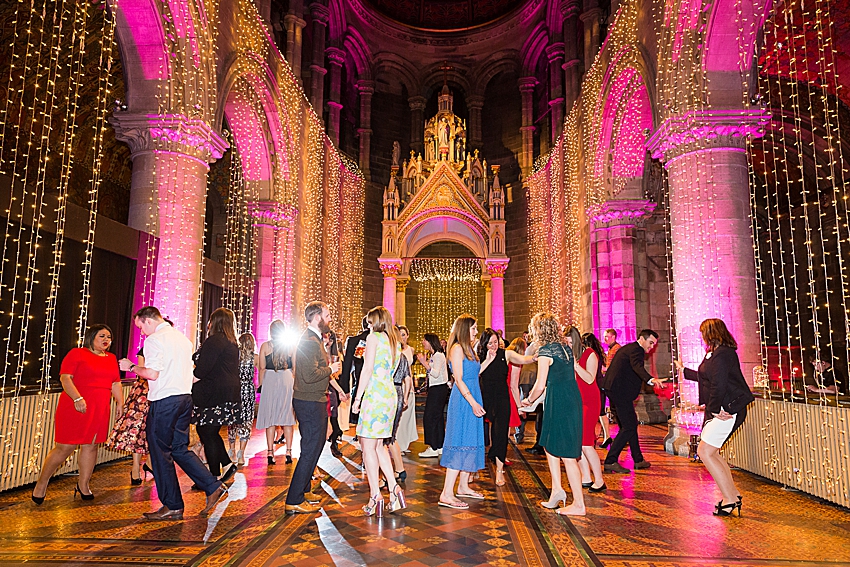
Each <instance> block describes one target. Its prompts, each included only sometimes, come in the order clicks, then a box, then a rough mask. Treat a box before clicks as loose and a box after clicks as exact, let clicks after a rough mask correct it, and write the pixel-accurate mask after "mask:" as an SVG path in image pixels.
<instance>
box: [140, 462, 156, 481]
mask: <svg viewBox="0 0 850 567" xmlns="http://www.w3.org/2000/svg"><path fill="white" fill-rule="evenodd" d="M142 470H143V471H145V480H147V478H148V473H150V475H151V478H154V475H153V469H152V468H150V467H149V466H148V464H147V463H142Z"/></svg>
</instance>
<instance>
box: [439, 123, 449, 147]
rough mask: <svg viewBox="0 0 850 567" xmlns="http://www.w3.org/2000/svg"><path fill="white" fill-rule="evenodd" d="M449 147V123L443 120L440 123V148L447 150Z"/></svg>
mask: <svg viewBox="0 0 850 567" xmlns="http://www.w3.org/2000/svg"><path fill="white" fill-rule="evenodd" d="M448 146H449V123H448V122H447V121H446V119H445V118H443V119H442V120H441V121H440V147H441V148H447V147H448Z"/></svg>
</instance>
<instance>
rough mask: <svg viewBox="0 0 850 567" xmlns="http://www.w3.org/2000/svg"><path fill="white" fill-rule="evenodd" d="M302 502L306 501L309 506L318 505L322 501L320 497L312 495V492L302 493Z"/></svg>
mask: <svg viewBox="0 0 850 567" xmlns="http://www.w3.org/2000/svg"><path fill="white" fill-rule="evenodd" d="M304 500H306V501H307V502H309V503H310V504H318V503H319V502H321V501H322V497H321V496H319V495H318V494H313V493H312V492H305V493H304Z"/></svg>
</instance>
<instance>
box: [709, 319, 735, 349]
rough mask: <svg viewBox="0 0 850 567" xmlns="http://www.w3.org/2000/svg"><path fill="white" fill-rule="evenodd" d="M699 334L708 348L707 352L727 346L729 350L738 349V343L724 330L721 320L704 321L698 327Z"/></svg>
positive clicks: (727, 330)
mask: <svg viewBox="0 0 850 567" xmlns="http://www.w3.org/2000/svg"><path fill="white" fill-rule="evenodd" d="M699 332H700V334H702V340H703V342H704V343H705V344H706V346H708V348H709V350H712V351H714V350H716V349H717V347H719V346H727V347H729V348H734V349H737V348H738V343H737V342H736V341H735V338H734V337H733V336H732V333H730V332H729V329H727V328H726V323H724V322H723V321H722V320H721V319H706V320H705V321H703V322H702V323H700V326H699Z"/></svg>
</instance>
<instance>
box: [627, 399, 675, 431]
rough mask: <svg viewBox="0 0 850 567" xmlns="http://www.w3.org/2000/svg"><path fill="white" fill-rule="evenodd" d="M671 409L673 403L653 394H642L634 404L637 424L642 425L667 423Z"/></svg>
mask: <svg viewBox="0 0 850 567" xmlns="http://www.w3.org/2000/svg"><path fill="white" fill-rule="evenodd" d="M672 408H673V402H671V401H670V400H667V399H664V398H659V397H658V396H657V395H655V394H654V393H642V394H641V395H639V396H638V399H637V401H636V402H635V412H636V413H637V418H638V422H639V423H642V424H647V423H667V420H668V419H670V410H671V409H672Z"/></svg>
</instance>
